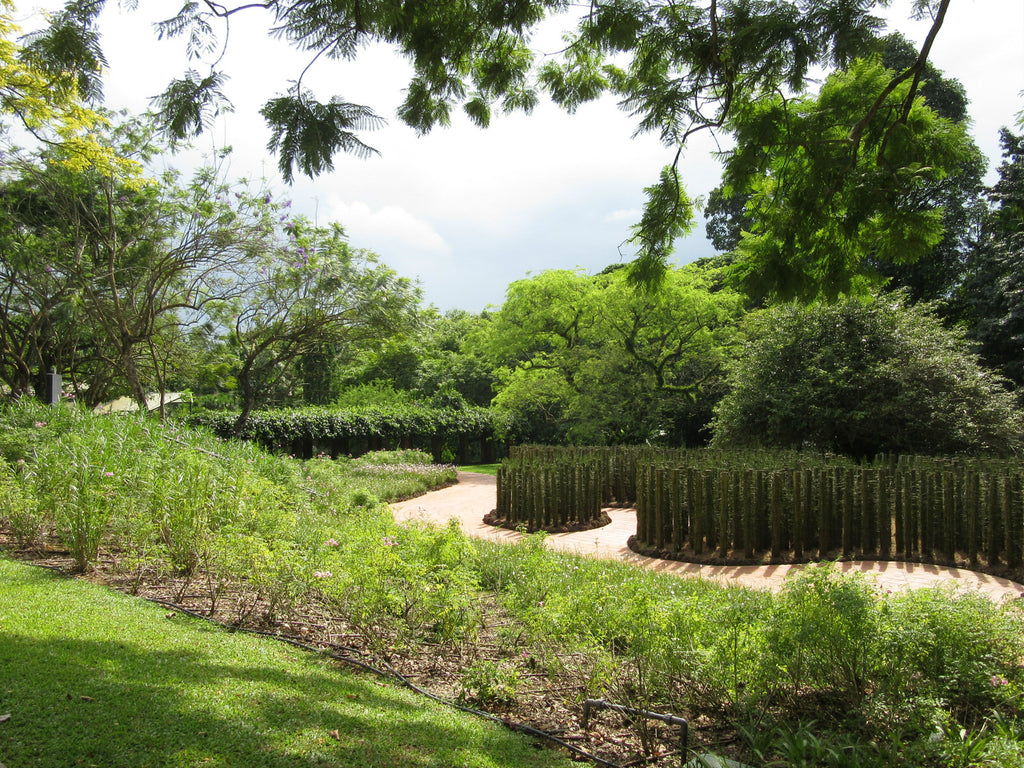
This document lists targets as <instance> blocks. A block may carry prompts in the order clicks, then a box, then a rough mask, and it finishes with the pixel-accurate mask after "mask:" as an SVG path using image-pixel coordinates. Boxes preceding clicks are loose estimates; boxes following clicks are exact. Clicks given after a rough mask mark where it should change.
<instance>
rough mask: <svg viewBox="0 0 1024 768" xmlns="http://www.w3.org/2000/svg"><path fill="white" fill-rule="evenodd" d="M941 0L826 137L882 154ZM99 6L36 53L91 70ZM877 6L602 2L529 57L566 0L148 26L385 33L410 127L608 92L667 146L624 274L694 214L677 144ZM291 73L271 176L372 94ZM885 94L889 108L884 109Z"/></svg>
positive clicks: (423, 5) (653, 275) (374, 118)
mask: <svg viewBox="0 0 1024 768" xmlns="http://www.w3.org/2000/svg"><path fill="white" fill-rule="evenodd" d="M948 4H949V0H914V2H913V6H912V7H913V11H914V13H915V14H916V15H919V16H928V15H930V16H931V18H932V20H933V23H932V28H931V32H930V33H929V35H928V37H927V39H926V41H925V42H924V44H923V46H922V48H921V50H920V51H919V52H918V54H917V56H916V57H915V58H914V59H913V61H911V62H909V63H908V64H907V66H906V67H905V68H904V69H902V70H900V71H898V72H890V73H889V75H888V76H887V77H885V78H878V79H875V80H873V81H872V83H871V87H872V90H871V92H870V98H867V99H866V100H865V101H864V102H863V109H862V110H861V111H859V112H851V113H849V114H848V115H846V123H845V126H844V127H845V131H844V132H842V133H839V132H838V129H837V135H836V139H835V140H836V141H841V142H842V143H843V144H844V145H845V146H846V147H847V149H848V151H849V152H850V153H851V154H853V155H864V156H868V155H873V156H875V157H876V159H882V156H883V154H884V152H883V150H884V148H885V146H884V145H885V142H883V143H882V144H881V145H880V144H879V143H878V141H877V140H875V141H874V142H873V143H872V142H871V137H872V134H873V133H874V132H875V131H877V130H879V129H881V130H882V131H883V133H884V134H885V135H893V134H894V133H898V132H899V131H900V130H901V129H902V127H904V126H906V125H907V124H908V121H909V120H910V117H911V111H912V108H913V104H914V103H915V96H916V94H917V92H918V89H919V87H920V85H921V82H922V77H923V75H924V72H925V69H924V68H925V65H926V64H927V58H928V53H929V51H930V48H931V45H932V42H933V41H934V39H935V36H936V34H937V33H938V31H939V29H940V28H941V26H942V23H943V19H944V17H945V12H946V8H947V6H948ZM104 5H105V2H104V0H96V1H95V2H82V1H81V0H69V2H68V4H67V6H66V8H65V10H64V12H62V13H61V14H58V15H57V16H55V18H54V24H53V25H52V26H51V28H50V30H48V31H46V32H45V33H43V34H41V35H40V36H39V38H38V40H39V44H38V45H37V46H36V50H38V51H39V52H40V55H41V56H42V58H43V60H45V61H54V62H57V61H59V62H62V63H64V64H65V66H66V67H69V68H71V67H73V68H75V69H77V71H80V72H82V73H83V78H84V79H85V80H86V81H87V82H92V76H93V75H94V73H96V72H97V71H98V68H97V62H99V61H102V52H101V51H100V49H99V46H98V43H97V40H98V36H97V20H98V17H99V13H100V12H101V11H102V9H103V7H104ZM887 5H889V2H888V0H878V1H877V2H872V1H870V0H813V1H812V0H789V1H786V0H774V1H771V2H769V1H767V0H680V1H679V2H671V3H664V2H660V1H657V0H602V1H601V2H595V3H592V4H591V5H590V7H589V10H588V11H587V12H586V13H582V14H581V15H580V16H579V17H578V21H577V24H576V28H575V30H574V31H573V32H572V33H571V34H569V35H568V36H567V39H566V45H565V48H564V50H563V51H562V53H561V55H560V56H557V57H554V58H553V59H551V60H548V61H546V63H545V64H544V65H543V66H542V67H538V66H537V54H536V53H535V51H534V50H532V49H531V46H530V39H531V35H532V33H533V32H534V30H535V29H536V27H537V25H538V24H539V23H540V22H541V21H542V20H544V19H545V18H547V17H549V16H551V15H554V14H558V13H561V12H564V11H566V10H567V9H568V8H569V4H568V3H567V2H565V0H518V1H517V2H511V3H510V2H505V1H504V0H472V1H471V2H461V3H453V2H450V0H425V1H424V2H416V3H408V2H403V1H402V0H341V1H340V2H335V1H334V0H331V1H330V2H328V1H327V0H311V1H310V2H304V3H283V2H279V1H278V0H269V2H265V3H256V4H251V3H239V4H223V3H217V2H213V1H212V0H202V1H198V0H197V1H196V2H188V3H185V4H184V5H183V6H182V8H181V10H180V11H179V12H178V13H177V14H176V15H175V16H174V17H172V18H170V19H166V20H164V21H163V22H161V23H160V24H158V34H159V35H160V36H161V37H175V36H176V37H182V38H184V39H186V40H187V46H188V51H189V55H190V56H191V57H192V58H194V59H202V58H203V57H208V58H211V59H214V60H215V62H216V61H219V60H220V57H219V53H220V52H221V51H222V48H223V46H224V45H226V44H227V40H228V29H229V28H230V25H231V22H232V20H233V19H234V18H235V17H236V16H238V15H239V14H242V13H248V14H256V13H264V14H267V15H268V16H269V21H270V25H271V29H272V34H274V35H277V36H279V37H281V38H283V39H285V40H287V41H288V42H289V43H290V44H291V45H292V46H293V47H294V48H296V49H298V50H300V51H303V52H306V53H308V55H309V59H310V63H309V66H313V65H314V64H315V63H317V62H319V61H320V60H330V59H355V58H357V57H358V56H359V53H360V51H362V50H363V49H364V48H365V46H366V45H368V44H371V43H383V44H386V45H390V46H392V47H393V48H394V50H395V51H396V52H397V53H398V54H399V55H401V56H403V57H404V58H406V59H407V60H408V61H409V62H410V63H411V65H412V68H413V74H412V78H411V80H410V82H409V84H408V87H407V89H406V95H405V100H404V102H403V103H402V105H401V107H400V109H399V117H400V119H401V120H403V121H404V122H406V123H407V124H409V125H411V126H413V127H414V128H416V129H417V130H418V131H421V132H426V131H429V130H431V129H432V128H433V127H435V126H437V125H445V124H447V123H448V122H449V121H450V119H451V116H452V113H453V111H454V110H455V109H457V108H459V107H461V108H462V110H463V111H464V112H465V113H466V114H467V115H468V116H469V118H470V119H471V120H473V121H474V122H476V123H477V124H479V125H482V126H483V125H487V124H488V123H489V121H490V120H491V116H492V113H493V112H494V110H495V109H499V110H504V111H511V110H527V111H529V110H530V109H532V108H533V106H534V105H535V104H537V103H538V100H539V98H540V94H541V92H542V91H546V92H547V93H549V94H550V96H551V97H552V98H553V99H554V101H555V102H557V103H558V104H560V105H562V106H564V107H565V108H566V109H568V110H570V111H571V110H574V109H575V108H576V107H578V106H579V105H580V104H582V103H583V102H585V101H588V100H591V99H594V98H597V97H598V96H600V95H602V94H605V93H609V94H612V95H614V96H615V97H616V98H618V99H619V101H620V104H621V105H622V107H623V108H624V109H625V110H626V111H628V112H629V113H630V114H631V115H632V116H633V117H634V118H635V120H636V126H637V132H638V133H642V132H652V133H655V134H657V135H658V136H659V138H660V139H661V140H662V141H663V142H664V143H665V145H666V146H667V147H668V148H669V153H670V156H671V157H672V159H671V160H670V162H669V163H667V165H666V167H665V168H664V170H663V171H662V173H661V174H660V176H659V178H658V179H657V180H656V181H655V182H654V183H653V184H652V185H651V186H649V187H648V189H647V203H646V208H645V211H644V213H643V215H642V217H641V220H640V221H639V222H638V224H637V225H636V230H635V242H636V243H637V245H638V247H639V255H638V258H637V260H636V262H635V264H634V273H633V277H634V279H635V280H642V281H645V282H657V280H658V279H659V277H660V276H662V275H664V273H665V269H666V267H667V264H668V259H669V256H670V255H671V252H672V248H673V244H674V241H675V239H676V238H677V237H678V236H679V235H680V234H681V233H683V232H684V231H686V230H687V229H688V227H689V226H690V223H691V222H692V216H693V202H692V201H691V199H690V197H689V196H688V195H687V194H686V192H685V189H684V183H683V179H682V169H681V166H680V158H681V152H682V149H683V148H684V147H685V145H686V142H687V139H688V138H689V137H690V136H691V135H693V134H694V133H695V132H697V131H702V130H708V129H711V130H714V129H721V128H723V127H725V126H727V124H728V123H729V121H730V120H732V119H733V118H734V117H735V116H736V115H738V114H741V113H742V112H744V111H745V110H749V109H750V107H751V105H753V104H756V103H758V102H759V101H761V100H763V99H764V98H766V97H769V96H775V95H777V94H779V93H789V94H798V93H800V92H801V91H803V90H804V89H805V87H806V86H807V85H808V83H809V81H810V78H812V77H814V76H816V74H817V72H818V71H819V70H820V69H821V68H825V69H826V70H827V69H831V68H834V67H844V66H846V65H848V64H849V63H850V62H852V61H854V60H855V59H857V58H858V57H861V56H864V55H867V54H868V53H870V52H871V51H872V50H874V49H875V48H876V45H875V40H876V36H877V35H878V34H879V32H880V31H881V29H882V26H883V25H882V22H881V20H880V19H879V18H878V17H877V16H876V15H874V13H873V12H874V11H875V10H877V9H878V8H881V7H884V6H887ZM303 75H304V72H300V73H297V76H296V78H295V80H294V81H293V83H292V85H291V86H290V87H289V89H288V91H287V92H286V93H283V94H276V95H273V96H270V97H269V98H268V99H267V101H266V102H265V105H264V108H263V110H262V114H263V116H264V117H265V118H266V120H267V121H268V123H269V125H270V127H271V131H272V138H271V141H270V149H271V150H272V151H274V152H276V153H277V155H278V158H279V163H280V168H281V171H282V173H283V174H284V176H285V178H286V179H290V178H291V177H292V176H293V174H294V173H295V171H296V170H298V171H299V172H302V173H305V174H309V175H316V174H319V173H322V172H325V171H329V170H331V168H332V158H333V157H334V155H335V154H336V153H338V152H355V153H357V154H368V153H371V152H372V151H373V150H372V148H371V147H370V146H369V145H368V144H366V143H365V142H364V141H363V139H362V137H361V135H360V132H361V131H364V130H365V129H368V128H372V127H373V126H374V125H375V124H377V123H378V122H379V120H380V117H379V116H378V115H377V114H376V113H375V112H374V111H373V109H372V107H370V106H367V105H357V104H352V103H350V102H348V101H346V100H345V99H344V98H343V96H341V95H338V94H332V95H330V96H329V97H321V96H318V95H316V94H314V93H312V92H311V91H310V90H309V89H308V88H307V87H306V86H304V84H303ZM226 80H227V73H225V72H222V71H220V70H219V69H218V68H217V65H216V63H214V64H213V65H210V66H208V67H207V68H205V69H204V71H202V72H200V71H198V70H196V69H191V70H189V71H188V72H186V73H185V74H184V75H183V76H182V77H181V78H179V79H178V80H176V81H175V82H173V83H171V84H170V85H169V86H168V88H167V89H166V90H165V91H164V92H163V94H162V95H161V96H160V97H159V98H158V99H157V100H156V104H157V106H158V107H159V109H160V112H161V115H162V119H163V122H164V124H165V126H166V127H167V129H168V130H169V131H171V132H172V133H173V134H174V135H176V136H179V137H181V136H188V135H193V134H195V133H198V132H200V131H202V130H204V129H205V128H206V127H207V126H208V125H209V121H210V119H211V117H212V116H213V115H215V114H216V112H217V111H218V110H219V109H221V108H223V107H225V106H226V105H227V103H228V96H227V92H226ZM897 91H898V94H897V96H898V101H897V102H896V103H893V101H892V98H893V95H894V93H897ZM890 104H893V106H894V107H895V108H893V109H888V108H886V109H882V107H883V105H886V106H888V105H890ZM880 124H881V125H880ZM869 126H871V130H870V131H869V130H867V128H868V127H869ZM792 151H793V152H794V153H797V152H798V148H797V147H795V146H794V147H793V149H792Z"/></svg>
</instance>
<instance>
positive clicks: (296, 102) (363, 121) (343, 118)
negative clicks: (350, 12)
mask: <svg viewBox="0 0 1024 768" xmlns="http://www.w3.org/2000/svg"><path fill="white" fill-rule="evenodd" d="M260 114H261V115H263V117H264V118H266V121H267V124H268V125H269V126H270V130H271V136H270V141H269V142H268V144H267V149H268V150H269V151H270V152H276V153H277V154H278V156H279V161H278V167H279V169H280V171H281V175H282V176H283V177H284V180H285V181H286V182H289V183H290V182H291V181H292V180H293V176H294V172H293V168H294V167H296V166H297V167H298V169H299V170H300V171H301V172H302V173H303V174H305V175H306V176H311V177H312V176H319V175H320V174H321V173H325V172H327V171H331V170H333V169H334V163H333V160H332V159H333V157H334V155H336V154H337V153H339V152H349V153H352V154H354V155H356V156H357V157H369V156H370V155H372V154H374V153H376V150H375V149H373V147H370V146H368V145H366V144H364V143H363V142H362V141H360V140H359V138H358V137H357V136H356V134H355V131H357V130H366V129H372V128H375V127H377V126H379V125H380V124H381V123H383V122H384V121H383V120H382V119H381V118H380V117H378V116H377V115H375V114H374V113H373V111H372V110H370V109H369V108H368V107H363V106H360V105H358V104H349V103H347V102H344V101H342V100H341V99H339V98H337V97H335V98H332V99H331V100H330V101H328V102H327V103H326V104H321V103H320V102H318V101H316V100H315V99H314V98H313V97H312V94H311V93H310V92H308V91H301V90H299V89H298V88H296V90H295V91H294V92H293V93H291V94H289V95H287V96H278V97H277V98H274V99H271V100H270V101H268V102H267V103H266V106H264V107H263V109H261V110H260ZM198 128H199V126H195V130H192V131H185V132H182V135H188V133H199V132H200V131H199V130H198Z"/></svg>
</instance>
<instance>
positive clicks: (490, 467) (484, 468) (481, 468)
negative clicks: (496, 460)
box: [459, 464, 501, 475]
mask: <svg viewBox="0 0 1024 768" xmlns="http://www.w3.org/2000/svg"><path fill="white" fill-rule="evenodd" d="M500 466H501V464H466V465H464V466H460V467H459V470H460V471H462V472H480V473H481V474H484V475H497V474H498V467H500Z"/></svg>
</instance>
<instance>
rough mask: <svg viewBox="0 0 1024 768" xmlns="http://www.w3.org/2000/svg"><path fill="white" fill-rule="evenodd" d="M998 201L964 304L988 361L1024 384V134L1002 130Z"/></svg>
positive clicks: (994, 195) (996, 187)
mask: <svg viewBox="0 0 1024 768" xmlns="http://www.w3.org/2000/svg"><path fill="white" fill-rule="evenodd" d="M1001 142H1002V145H1003V162H1002V164H1001V165H1000V166H999V180H998V181H997V182H996V183H995V184H994V185H993V186H992V188H991V189H989V190H988V196H989V198H990V200H991V201H992V202H993V203H994V207H993V208H992V210H991V212H990V213H989V215H988V217H987V219H986V222H985V231H984V236H983V237H982V239H981V240H982V242H981V245H980V247H979V248H978V251H977V254H976V256H975V258H974V260H973V262H972V264H971V269H970V275H969V277H968V279H967V281H966V283H965V285H964V289H963V294H962V296H961V299H960V301H961V304H962V305H964V315H965V316H966V319H967V322H968V323H969V324H970V331H969V335H970V337H971V338H972V339H975V340H976V341H977V342H978V343H979V344H980V347H981V355H982V357H983V358H984V359H985V361H986V362H987V363H989V364H990V365H992V366H993V367H995V368H996V369H997V370H1000V371H1001V372H1002V373H1003V375H1005V376H1006V377H1007V378H1009V379H1011V380H1012V381H1013V382H1014V383H1015V384H1016V385H1017V387H1018V388H1020V387H1022V386H1024V360H1022V358H1021V350H1022V349H1024V136H1021V135H1016V134H1014V133H1012V132H1011V131H1009V130H1006V129H1004V130H1003V131H1002V134H1001Z"/></svg>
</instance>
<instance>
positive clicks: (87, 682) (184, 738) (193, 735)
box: [0, 560, 561, 768]
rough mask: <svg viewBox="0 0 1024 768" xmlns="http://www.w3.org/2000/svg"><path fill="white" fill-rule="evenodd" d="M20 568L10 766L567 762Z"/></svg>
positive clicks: (10, 600) (2, 672) (401, 693)
mask: <svg viewBox="0 0 1024 768" xmlns="http://www.w3.org/2000/svg"><path fill="white" fill-rule="evenodd" d="M11 566H12V564H11V563H9V562H5V561H3V560H0V714H4V713H10V715H11V718H10V719H9V720H8V721H6V722H3V723H0V762H3V763H5V764H6V766H7V768H23V767H24V768H28V766H32V767H33V768H35V767H37V766H38V767H46V766H74V765H84V766H89V765H95V766H104V768H106V767H108V766H125V767H128V766H131V767H132V768H140V767H141V766H153V767H154V768H155V767H156V766H161V767H163V766H238V768H249V767H250V766H264V767H266V768H279V767H283V766H300V765H301V766H338V767H341V766H375V767H376V766H414V767H415V766H424V767H425V768H426V767H428V766H431V767H433V766H437V767H438V768H440V767H441V766H452V765H460V766H462V765H468V766H489V765H495V766H498V765H537V766H540V765H553V764H556V763H560V762H561V761H560V760H559V759H558V758H557V757H556V755H554V754H552V753H543V752H540V751H538V750H536V749H533V748H531V747H530V746H529V744H528V742H526V741H524V740H523V739H521V738H520V737H518V736H516V735H515V734H512V733H509V732H507V731H504V730H502V729H500V728H497V727H493V726H491V725H490V724H486V723H482V722H480V721H476V720H473V719H471V718H468V717H465V716H463V715H461V714H458V713H455V712H452V711H449V710H446V709H444V708H441V707H435V706H433V705H432V704H428V702H426V701H425V700H424V699H422V698H419V697H416V696H415V695H413V694H411V693H410V692H408V691H405V690H401V689H399V688H397V687H395V686H393V685H391V684H386V683H384V682H382V681H381V680H379V679H378V678H376V677H374V676H372V675H368V674H353V673H351V672H349V671H347V670H345V671H342V670H339V669H336V668H334V667H333V666H332V665H331V664H330V663H328V662H327V661H325V660H324V659H320V658H317V657H315V656H313V655H312V654H309V653H306V652H304V651H301V650H298V649H292V648H289V647H287V646H281V645H280V644H276V643H273V642H271V641H267V640H265V639H261V638H253V637H248V636H243V635H237V634H231V633H228V632H226V631H222V630H220V629H218V628H215V627H210V626H207V625H203V624H202V623H201V622H198V621H196V620H193V619H188V618H185V617H182V616H181V615H180V614H176V615H174V616H173V617H171V618H168V615H167V614H168V612H167V611H166V610H163V609H160V608H159V607H157V606H153V605H149V604H144V603H141V602H140V601H137V600H133V599H131V598H128V597H126V596H124V595H116V594H114V595H112V594H110V593H105V591H104V590H101V589H99V588H97V587H94V586H92V585H86V584H82V583H80V582H75V581H72V580H68V579H63V578H61V577H59V576H55V575H52V574H49V573H47V572H44V571H39V570H37V569H31V568H29V567H27V566H23V565H18V566H15V567H13V568H12V567H11ZM28 598H31V599H32V602H31V604H30V605H31V608H29V609H26V610H21V607H20V606H24V605H26V603H25V602H24V601H25V600H26V599H28ZM19 604H20V605H19Z"/></svg>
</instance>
